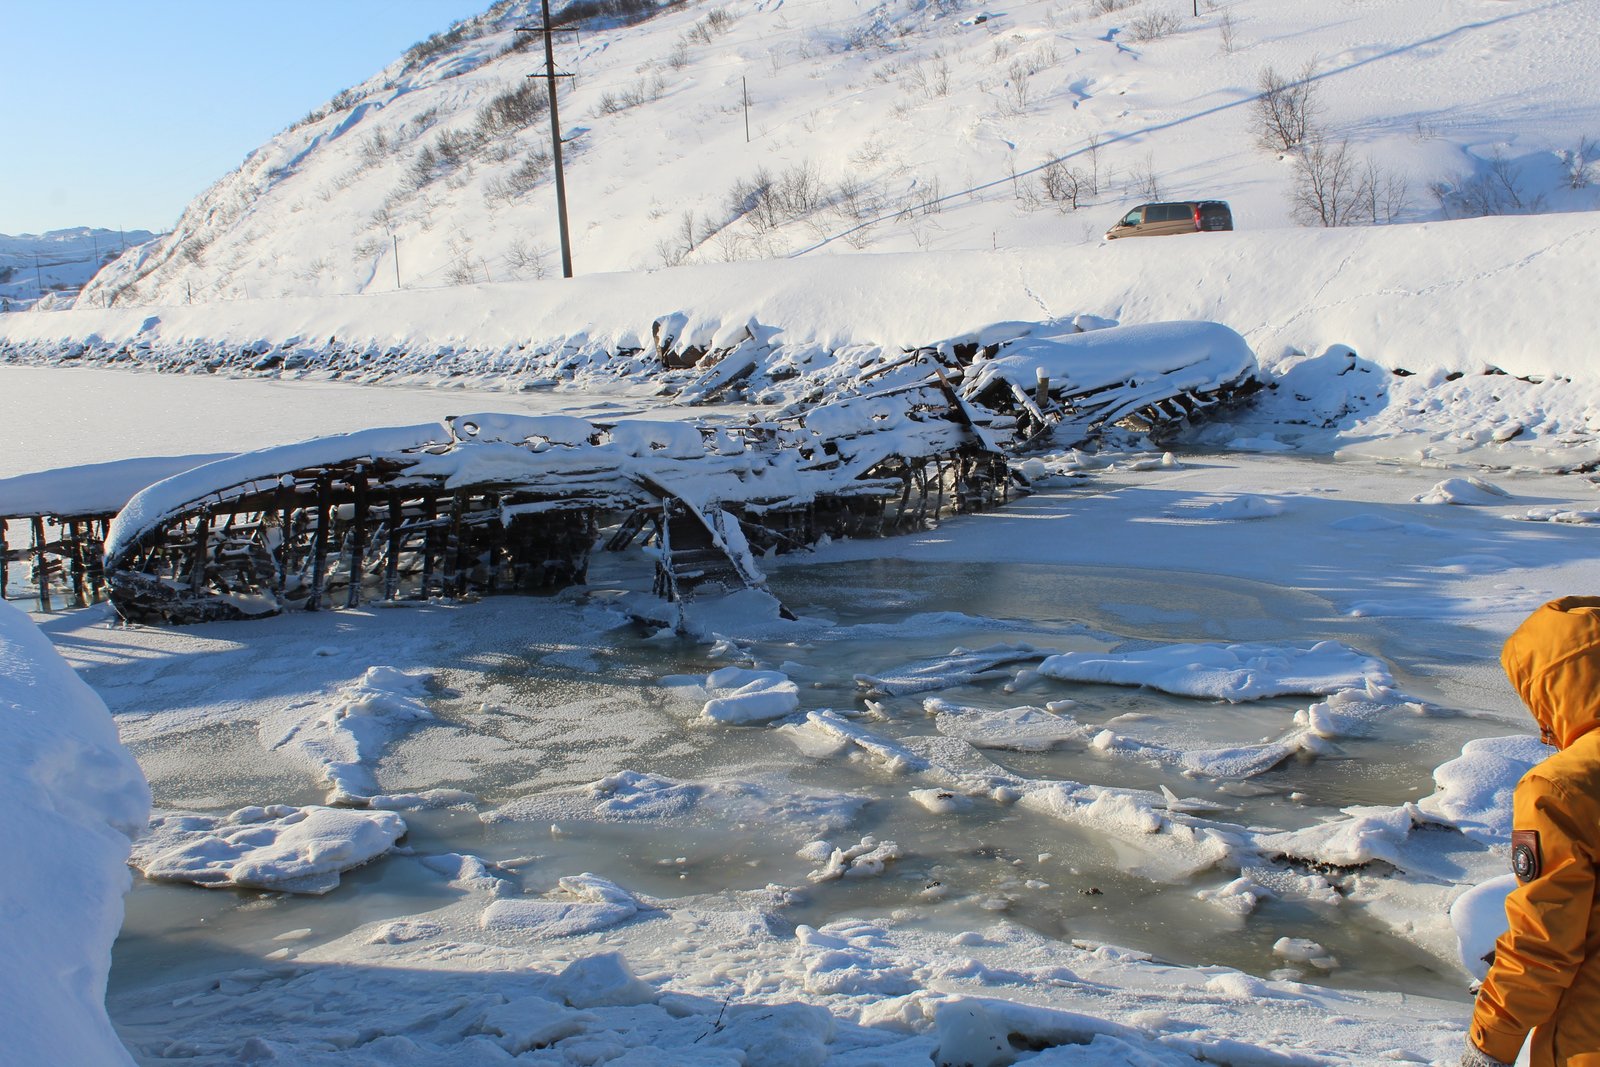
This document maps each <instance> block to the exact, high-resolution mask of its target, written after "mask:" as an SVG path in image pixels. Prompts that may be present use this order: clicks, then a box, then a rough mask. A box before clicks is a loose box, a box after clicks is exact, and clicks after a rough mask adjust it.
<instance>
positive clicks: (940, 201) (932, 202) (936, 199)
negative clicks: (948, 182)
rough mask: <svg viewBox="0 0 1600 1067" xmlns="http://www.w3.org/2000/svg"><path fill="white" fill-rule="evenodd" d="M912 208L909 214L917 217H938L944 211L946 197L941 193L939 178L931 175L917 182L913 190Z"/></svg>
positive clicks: (909, 209) (908, 210)
mask: <svg viewBox="0 0 1600 1067" xmlns="http://www.w3.org/2000/svg"><path fill="white" fill-rule="evenodd" d="M910 199H911V206H910V207H909V208H907V209H906V210H907V212H908V213H911V214H917V215H937V214H939V213H940V212H941V211H943V210H944V197H943V196H942V195H940V192H939V176H938V175H937V174H933V175H930V176H929V177H928V178H927V179H925V180H923V181H919V182H917V185H916V188H914V189H912V190H911V198H910Z"/></svg>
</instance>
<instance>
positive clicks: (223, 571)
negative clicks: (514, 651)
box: [105, 322, 1257, 623]
mask: <svg viewBox="0 0 1600 1067" xmlns="http://www.w3.org/2000/svg"><path fill="white" fill-rule="evenodd" d="M1006 332H1007V333H1008V334H1010V337H1009V339H1008V340H1005V341H1001V342H990V343H982V341H980V340H976V339H974V340H969V341H966V342H963V343H961V344H954V343H951V344H943V345H936V346H929V347H926V348H922V349H918V350H916V351H914V352H911V353H906V354H903V355H902V357H901V358H900V359H898V360H894V361H892V364H891V368H889V369H891V370H892V371H893V372H894V373H892V374H889V375H873V374H862V375H859V376H857V377H856V378H854V379H853V381H852V384H851V385H850V386H847V387H841V390H844V389H855V390H859V391H858V392H856V394H855V395H847V396H844V397H843V398H841V399H836V400H834V401H832V402H831V403H826V404H822V405H820V406H817V407H813V408H810V409H809V410H806V411H805V412H804V413H802V414H797V415H789V416H785V417H778V418H771V419H765V420H764V419H761V418H759V417H757V416H756V415H753V414H752V415H751V416H750V417H749V418H748V420H747V421H746V422H744V423H742V424H736V425H728V424H722V425H719V424H712V423H709V422H696V423H689V422H651V421H643V420H622V421H617V422H613V423H599V422H590V421H587V420H584V419H580V418H577V417H574V416H567V415H542V416H526V415H505V414H479V415H470V416H456V417H453V418H450V419H448V420H446V421H445V422H444V423H442V424H423V425H418V426H408V427H393V428H380V429H372V430H366V431H360V432H357V433H353V434H345V435H340V436H334V437H326V438H317V439H313V440H311V441H305V442H301V443H299V444H293V445H287V446H282V447H278V448H271V449H265V450H262V451H259V452H253V453H248V454H245V455H241V456H235V457H230V458H227V459H223V460H219V461H217V462H214V463H210V464H206V465H204V466H200V467H197V468H195V469H193V470H189V471H186V472H183V473H181V474H178V475H176V476H174V477H172V478H168V479H166V480H165V481H162V482H158V483H156V484H155V485H152V486H150V487H148V488H147V489H145V490H144V491H143V492H141V493H139V494H138V495H137V496H135V497H134V498H133V499H132V500H130V501H129V502H128V504H127V506H126V507H125V508H124V509H123V510H122V511H121V512H120V513H119V514H118V516H117V518H116V520H115V521H114V522H113V524H112V526H111V528H110V530H109V532H108V534H107V539H106V545H105V556H106V568H105V570H106V575H107V579H108V583H109V586H110V591H111V593H110V595H111V599H112V601H113V603H114V604H115V606H116V608H117V610H118V611H119V612H120V613H121V614H122V615H123V616H124V617H125V618H128V619H130V620H134V621H163V622H174V623H183V622H195V621H202V620H209V619H219V618H246V617H251V616H257V615H265V614H274V613H277V612H280V611H283V610H285V609H291V608H304V609H308V610H317V609H319V608H329V607H341V606H345V607H353V606H355V605H357V604H359V603H361V602H362V601H363V600H373V599H381V600H393V599H399V598H417V597H429V596H445V597H452V598H472V597H477V596H482V595H489V594H497V593H516V592H524V593H533V592H547V591H553V590H557V589H560V588H563V587H566V586H569V585H575V584H581V583H582V582H583V581H584V580H585V576H586V573H587V565H588V558H589V554H590V552H591V550H592V549H593V548H594V547H595V546H596V545H597V544H598V543H603V544H604V547H605V548H607V549H612V550H619V549H623V548H626V547H628V546H629V545H630V544H632V543H634V542H635V541H636V540H641V539H642V540H643V541H644V542H645V543H647V544H651V545H653V546H654V548H655V550H656V576H655V588H654V590H653V592H654V593H655V595H656V596H657V597H659V598H660V599H662V600H663V601H681V600H684V599H689V598H691V597H692V596H693V595H694V594H695V593H696V591H697V590H700V589H702V588H705V587H710V588H711V589H713V590H716V591H719V592H731V591H734V590H737V589H740V588H754V589H763V588H764V577H763V575H762V574H761V571H760V569H759V567H758V566H757V564H756V557H757V555H759V554H764V553H768V552H782V551H788V550H793V549H798V548H805V547H808V546H810V545H812V544H815V543H817V542H818V541H820V540H822V539H824V538H840V537H876V536H885V535H891V534H896V533H904V532H909V531H912V530H918V529H925V528H927V527H929V526H931V525H934V524H936V523H938V522H939V521H940V520H941V519H942V518H943V517H945V516H947V515H952V514H963V513H968V512H975V511H982V510H986V509H988V508H992V507H996V506H999V505H1001V504H1004V503H1005V502H1006V501H1007V500H1008V499H1009V496H1010V494H1011V493H1012V492H1013V491H1015V490H1017V489H1020V488H1025V482H1024V480H1023V479H1022V478H1021V477H1020V476H1019V475H1018V474H1017V473H1016V472H1015V471H1013V470H1012V469H1011V467H1010V464H1009V462H1008V461H1009V459H1010V457H1011V456H1013V455H1015V454H1016V453H1018V452H1019V451H1021V450H1024V449H1026V448H1028V447H1031V446H1034V445H1038V444H1041V443H1045V442H1047V441H1048V442H1052V443H1056V444H1077V443H1080V442H1082V441H1085V440H1088V439H1090V438H1092V437H1094V436H1095V435H1097V434H1098V433H1100V432H1101V431H1102V430H1103V429H1104V428H1105V427H1107V426H1109V425H1112V424H1121V425H1132V426H1134V427H1135V428H1137V429H1140V430H1155V429H1157V428H1164V427H1171V426H1175V425H1180V424H1182V423H1184V422H1187V421H1188V420H1189V419H1191V418H1192V417H1194V416H1196V415H1198V414H1199V413H1201V412H1202V411H1203V410H1205V409H1206V408H1207V407H1209V406H1211V405H1214V404H1216V403H1220V402H1223V401H1226V400H1231V399H1235V398H1238V397H1240V396H1246V395H1248V394H1249V393H1250V392H1252V391H1253V390H1254V389H1255V388H1256V387H1257V382H1256V379H1255V377H1254V372H1255V369H1256V364H1255V359H1254V356H1253V355H1252V353H1251V352H1250V350H1249V347H1248V346H1247V345H1246V343H1245V342H1244V340H1243V338H1241V337H1240V336H1239V335H1238V334H1236V333H1234V332H1233V331H1232V330H1229V329H1228V328H1227V327H1225V326H1221V325H1218V324H1215V323H1207V322H1171V323H1156V324H1151V325H1146V326H1128V327H1116V328H1110V329H1104V330H1099V331H1093V332H1090V333H1083V332H1081V331H1079V330H1078V329H1077V328H1076V327H1074V326H1072V325H1070V324H1047V325H1030V324H1009V325H1008V328H1007V329H1006ZM712 373H713V374H716V376H717V377H718V378H719V379H721V380H722V381H727V380H729V375H728V369H727V368H726V367H716V368H712ZM884 378H888V379H889V381H890V382H892V383H893V384H885V382H884V381H883V380H882V379H884ZM874 386H876V388H873V387H874ZM700 392H701V394H702V395H703V390H702V391H700ZM602 538H603V541H602Z"/></svg>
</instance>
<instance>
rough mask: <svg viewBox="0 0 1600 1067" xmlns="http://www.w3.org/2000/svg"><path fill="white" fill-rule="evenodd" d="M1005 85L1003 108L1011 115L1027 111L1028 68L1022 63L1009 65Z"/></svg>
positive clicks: (1028, 91) (1028, 90)
mask: <svg viewBox="0 0 1600 1067" xmlns="http://www.w3.org/2000/svg"><path fill="white" fill-rule="evenodd" d="M1006 73H1007V75H1008V77H1007V78H1006V84H1005V107H1006V110H1007V111H1008V112H1010V113H1011V114H1013V115H1020V114H1022V113H1023V112H1024V111H1026V110H1028V97H1029V93H1030V89H1029V86H1028V82H1029V80H1030V77H1031V75H1030V74H1029V71H1028V66H1027V64H1025V63H1022V62H1016V63H1013V64H1011V69H1010V70H1008V71H1007V72H1006Z"/></svg>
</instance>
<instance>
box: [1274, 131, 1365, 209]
mask: <svg viewBox="0 0 1600 1067" xmlns="http://www.w3.org/2000/svg"><path fill="white" fill-rule="evenodd" d="M1360 181H1361V178H1360V164H1359V161H1358V160H1357V159H1356V157H1355V155H1354V154H1353V153H1352V152H1351V151H1350V142H1349V141H1348V140H1344V139H1340V140H1338V141H1333V140H1330V139H1328V138H1323V137H1317V138H1314V139H1312V140H1311V141H1309V142H1307V143H1306V144H1303V145H1301V146H1300V151H1299V153H1298V154H1297V156H1296V158H1295V177H1294V184H1293V185H1292V186H1291V190H1290V194H1289V195H1290V201H1291V203H1292V205H1293V209H1292V214H1293V215H1294V218H1295V220H1296V221H1297V222H1300V223H1302V224H1304V225H1307V226H1317V225H1321V226H1349V225H1351V224H1352V223H1353V222H1354V221H1356V217H1357V216H1356V212H1357V210H1358V206H1359V203H1360V195H1359V192H1358V188H1357V187H1358V186H1359V184H1360Z"/></svg>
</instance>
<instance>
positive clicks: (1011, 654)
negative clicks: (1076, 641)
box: [856, 644, 1053, 696]
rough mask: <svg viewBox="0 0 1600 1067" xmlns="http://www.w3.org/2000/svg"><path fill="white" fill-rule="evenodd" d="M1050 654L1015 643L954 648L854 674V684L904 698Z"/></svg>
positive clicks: (979, 678) (997, 672)
mask: <svg viewBox="0 0 1600 1067" xmlns="http://www.w3.org/2000/svg"><path fill="white" fill-rule="evenodd" d="M1052 654H1053V652H1052V651H1051V650H1049V649H1040V648H1034V647H1033V646H1032V645H1019V644H995V645H989V646H987V647H985V648H979V649H966V648H954V649H951V650H950V654H949V655H948V656H935V657H933V658H931V659H925V660H917V661H916V662H914V663H907V664H906V665H904V666H902V667H899V668H896V669H895V670H893V671H888V672H886V673H884V674H881V675H866V674H858V675H856V685H858V686H859V687H860V688H862V689H864V690H866V691H867V692H868V693H869V694H872V695H874V696H904V695H906V694H908V693H924V692H927V691H929V690H933V689H950V688H952V687H954V686H958V685H967V684H969V683H971V682H976V681H982V680H985V679H991V678H1000V677H1003V676H1004V675H1005V674H1006V673H1007V672H1005V671H1002V670H1001V669H1000V668H1002V667H1005V666H1007V665H1009V664H1012V663H1022V662H1026V661H1029V660H1036V659H1042V658H1044V657H1045V656H1049V655H1052Z"/></svg>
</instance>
